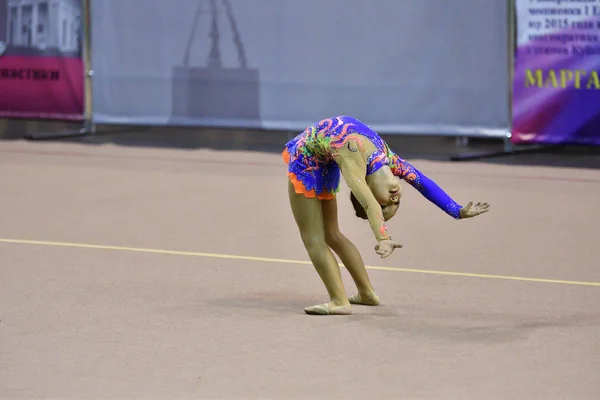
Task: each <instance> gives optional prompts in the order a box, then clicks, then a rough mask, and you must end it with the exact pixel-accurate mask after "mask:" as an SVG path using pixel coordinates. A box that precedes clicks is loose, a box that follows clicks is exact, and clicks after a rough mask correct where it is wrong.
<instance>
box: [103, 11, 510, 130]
mask: <svg viewBox="0 0 600 400" xmlns="http://www.w3.org/2000/svg"><path fill="white" fill-rule="evenodd" d="M214 3H215V4H216V8H215V9H216V15H215V13H214V12H213V11H214V10H213V9H212V2H211V1H210V0H177V1H176V2H175V1H168V0H127V1H123V0H102V1H95V2H92V63H93V69H94V72H95V75H94V90H93V104H94V115H95V117H94V118H95V121H96V122H99V123H126V124H129V123H130V124H175V125H195V126H204V125H214V126H228V127H255V128H256V127H266V128H275V129H290V130H301V129H304V127H305V126H306V125H307V124H310V123H313V122H314V121H316V120H320V119H322V118H325V117H328V116H333V115H339V114H348V115H353V116H355V117H357V118H359V119H362V120H364V121H365V122H367V123H368V124H370V125H371V126H372V127H373V128H375V129H377V130H379V131H380V132H382V133H384V132H400V133H434V134H470V135H479V134H484V135H502V134H504V132H505V131H507V130H508V129H509V126H510V123H509V102H508V87H509V82H508V54H507V44H506V41H507V35H508V33H507V32H508V28H507V23H506V21H507V14H506V13H507V6H506V1H505V0H486V1H473V0H452V2H448V1H444V0H377V1H365V0H327V1H323V0H304V1H302V2H298V1H297V0H293V1H292V0H252V1H249V0H230V2H229V3H230V4H229V5H230V6H231V10H232V13H233V17H232V18H233V20H234V24H233V25H232V24H231V22H230V20H229V17H230V16H229V15H228V7H227V6H228V2H227V1H222V0H216V1H214ZM175 5H176V6H175ZM213 17H214V18H213ZM215 21H216V24H215V23H214V22H215ZM211 31H212V32H213V33H214V34H217V39H216V41H213V40H211V36H210V35H211ZM236 32H237V33H239V37H236ZM215 43H216V45H215ZM236 43H239V45H236ZM244 60H246V61H244Z"/></svg>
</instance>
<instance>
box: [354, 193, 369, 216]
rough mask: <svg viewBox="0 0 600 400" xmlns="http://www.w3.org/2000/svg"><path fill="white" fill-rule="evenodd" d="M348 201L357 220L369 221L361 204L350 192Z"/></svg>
mask: <svg viewBox="0 0 600 400" xmlns="http://www.w3.org/2000/svg"><path fill="white" fill-rule="evenodd" d="M350 201H351V202H352V206H353V207H354V212H355V214H356V216H357V217H358V218H362V219H369V217H368V216H367V212H366V211H365V209H364V208H363V206H362V204H360V201H358V199H357V198H356V196H355V195H354V193H352V192H350Z"/></svg>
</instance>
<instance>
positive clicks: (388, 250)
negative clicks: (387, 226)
mask: <svg viewBox="0 0 600 400" xmlns="http://www.w3.org/2000/svg"><path fill="white" fill-rule="evenodd" d="M401 247H402V245H401V244H400V243H398V242H394V241H393V240H382V241H381V242H379V243H377V244H376V245H375V252H376V253H377V254H379V255H380V256H381V258H386V257H389V256H390V255H391V254H392V253H393V252H394V250H395V249H399V248H401Z"/></svg>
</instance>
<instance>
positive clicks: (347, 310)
mask: <svg viewBox="0 0 600 400" xmlns="http://www.w3.org/2000/svg"><path fill="white" fill-rule="evenodd" d="M304 312H305V313H307V314H309V315H350V314H352V306H351V305H350V303H346V304H342V305H338V304H335V303H334V302H333V301H330V302H329V303H323V304H317V305H316V306H311V307H306V308H305V309H304Z"/></svg>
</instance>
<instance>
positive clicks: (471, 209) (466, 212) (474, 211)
mask: <svg viewBox="0 0 600 400" xmlns="http://www.w3.org/2000/svg"><path fill="white" fill-rule="evenodd" d="M488 211H490V205H489V204H488V203H477V204H475V205H473V202H472V201H471V202H469V204H467V205H466V206H464V207H463V208H461V209H460V219H465V218H473V217H476V216H478V215H479V214H483V213H486V212H488Z"/></svg>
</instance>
